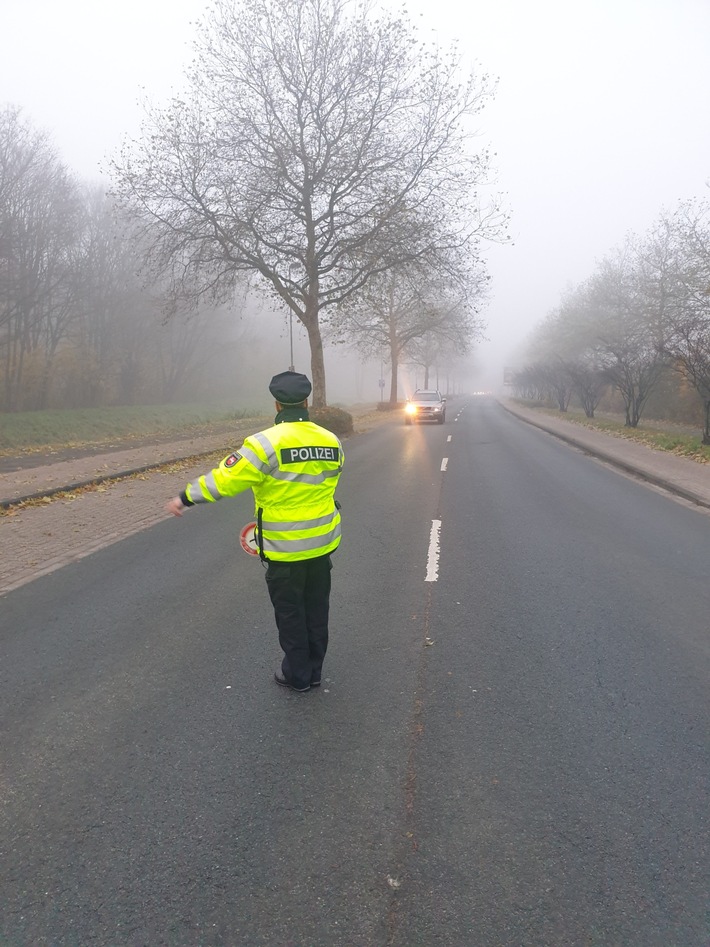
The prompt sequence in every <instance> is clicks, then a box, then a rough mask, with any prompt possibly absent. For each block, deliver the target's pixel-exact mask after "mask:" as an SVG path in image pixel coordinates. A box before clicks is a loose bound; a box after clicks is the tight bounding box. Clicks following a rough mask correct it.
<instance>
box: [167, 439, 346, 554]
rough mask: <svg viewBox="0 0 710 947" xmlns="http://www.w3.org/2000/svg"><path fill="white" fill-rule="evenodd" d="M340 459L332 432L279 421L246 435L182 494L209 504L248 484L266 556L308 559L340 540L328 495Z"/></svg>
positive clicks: (336, 516) (332, 491)
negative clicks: (262, 429)
mask: <svg viewBox="0 0 710 947" xmlns="http://www.w3.org/2000/svg"><path fill="white" fill-rule="evenodd" d="M343 460H344V456H343V448H342V445H341V443H340V441H339V440H338V438H337V437H336V436H335V434H332V433H331V432H330V431H327V430H326V429H325V428H322V427H320V426H319V425H318V424H314V423H313V422H312V421H285V422H282V423H281V424H276V425H274V426H273V427H271V428H268V429H267V430H266V431H261V432H260V433H258V434H253V435H251V436H250V437H247V438H246V440H245V441H244V444H243V445H242V446H241V447H240V448H239V450H238V451H235V452H234V453H232V454H230V455H229V456H228V457H225V458H224V460H223V461H222V462H221V463H220V465H219V467H216V468H215V469H214V470H211V471H210V472H209V473H208V474H205V475H204V476H202V477H199V478H198V479H197V480H195V481H193V482H192V483H190V484H188V487H187V489H186V491H185V493H186V495H187V498H188V499H189V500H190V501H191V502H192V503H213V502H214V501H216V500H221V499H222V497H226V496H235V495H236V494H238V493H242V492H243V491H244V490H248V489H249V488H251V489H252V490H253V492H254V501H255V506H256V510H257V512H258V510H259V509H261V541H262V543H263V551H264V554H265V556H266V558H267V559H270V560H274V561H280V562H288V561H289V560H298V559H313V558H315V557H316V556H324V555H326V554H327V553H329V552H332V551H333V550H334V549H335V548H336V547H337V546H338V544H339V542H340V513H339V511H338V509H337V508H336V506H335V499H334V494H335V488H336V486H337V484H338V478H339V477H340V472H341V470H342V469H343ZM257 539H258V537H257Z"/></svg>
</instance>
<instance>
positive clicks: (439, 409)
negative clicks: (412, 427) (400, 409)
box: [404, 388, 446, 424]
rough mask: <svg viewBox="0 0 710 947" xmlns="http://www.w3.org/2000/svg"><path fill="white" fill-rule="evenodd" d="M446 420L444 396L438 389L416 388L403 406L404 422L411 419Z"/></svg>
mask: <svg viewBox="0 0 710 947" xmlns="http://www.w3.org/2000/svg"><path fill="white" fill-rule="evenodd" d="M445 420H446V398H443V397H442V395H441V392H440V391H437V390H436V389H435V388H434V389H431V390H430V389H426V390H424V389H420V388H418V389H417V390H416V391H415V392H414V394H413V395H412V397H411V398H409V399H408V401H407V403H406V405H405V406H404V423H405V424H411V423H412V422H413V421H436V422H437V424H443V423H444V421H445Z"/></svg>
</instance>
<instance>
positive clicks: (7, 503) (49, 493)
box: [0, 448, 218, 510]
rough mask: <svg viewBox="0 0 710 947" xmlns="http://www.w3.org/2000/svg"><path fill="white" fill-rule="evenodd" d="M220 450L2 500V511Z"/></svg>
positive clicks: (0, 501)
mask: <svg viewBox="0 0 710 947" xmlns="http://www.w3.org/2000/svg"><path fill="white" fill-rule="evenodd" d="M217 450H218V448H215V449H214V450H208V451H203V452H201V453H199V454H190V455H188V456H187V457H172V458H170V459H169V460H161V461H159V462H158V463H155V464H143V465H142V466H141V467H133V468H131V469H130V470H117V471H115V472H114V473H110V474H100V475H99V476H97V477H90V478H89V479H88V480H77V481H74V482H73V483H66V484H64V485H63V486H61V487H49V488H48V489H47V490H40V491H39V492H38V493H28V494H26V495H25V496H22V497H12V499H9V500H0V509H3V510H9V509H10V507H12V506H19V504H20V503H27V502H28V501H29V500H43V499H44V498H45V497H53V496H56V495H57V494H58V493H67V492H69V491H71V490H80V489H81V488H82V487H93V486H98V485H99V484H100V483H106V482H108V481H110V480H111V481H112V480H125V479H126V478H127V477H132V476H133V475H134V474H139V473H145V472H146V471H147V470H158V469H159V468H160V467H165V466H167V465H168V464H175V463H178V462H179V461H182V460H191V459H192V458H193V457H194V458H195V460H199V458H200V457H209V455H210V454H215V453H217Z"/></svg>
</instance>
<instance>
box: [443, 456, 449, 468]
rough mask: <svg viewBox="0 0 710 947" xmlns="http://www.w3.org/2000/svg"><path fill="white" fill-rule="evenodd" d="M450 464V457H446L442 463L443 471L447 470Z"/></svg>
mask: <svg viewBox="0 0 710 947" xmlns="http://www.w3.org/2000/svg"><path fill="white" fill-rule="evenodd" d="M448 463H449V458H448V457H444V458H443V460H442V461H441V469H442V471H444V470H446V467H447V465H448Z"/></svg>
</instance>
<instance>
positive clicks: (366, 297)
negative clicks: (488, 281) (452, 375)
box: [331, 264, 483, 404]
mask: <svg viewBox="0 0 710 947" xmlns="http://www.w3.org/2000/svg"><path fill="white" fill-rule="evenodd" d="M473 273H475V274H476V275H479V274H478V271H477V270H474V271H473ZM448 277H449V278H448V279H446V278H445V276H444V273H443V272H441V271H440V272H439V274H438V275H437V273H436V271H434V270H433V269H431V268H425V267H423V266H422V265H415V264H410V265H409V266H400V267H398V268H396V269H391V270H389V271H387V272H386V273H383V274H381V275H379V276H378V277H377V278H375V279H371V280H370V282H369V283H368V284H367V286H366V287H365V288H364V290H362V291H361V292H360V293H358V294H357V295H353V296H351V297H349V299H347V300H346V301H345V302H344V303H343V304H341V306H340V308H339V319H338V320H337V321H335V322H334V324H333V326H332V327H331V337H333V338H335V339H337V340H338V341H341V342H343V341H344V342H347V343H349V344H350V345H352V346H353V347H354V348H356V349H357V350H358V351H359V352H361V353H362V354H363V355H365V356H381V355H384V356H386V358H387V360H388V361H389V363H390V367H391V383H390V395H389V402H390V404H396V402H397V399H398V388H399V367H400V365H401V364H402V363H403V362H404V361H409V362H412V363H413V364H420V365H422V367H425V370H426V369H427V368H429V367H430V366H431V365H432V364H433V363H434V361H435V356H436V348H437V346H440V345H442V344H446V343H448V344H450V345H452V346H455V347H457V349H458V351H459V353H463V352H465V351H467V350H468V347H469V345H470V343H471V341H472V340H473V339H474V338H476V337H477V335H478V334H479V333H480V328H481V327H480V323H479V321H478V319H477V315H476V312H475V308H474V305H473V302H472V301H471V299H476V298H477V296H480V295H482V289H480V288H479V283H478V282H477V281H476V280H475V278H471V279H470V280H469V282H468V283H466V282H463V281H462V279H459V280H458V281H454V279H453V277H452V275H451V273H450V272H449V274H448ZM480 282H481V283H482V282H483V278H482V277H481V280H480Z"/></svg>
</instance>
